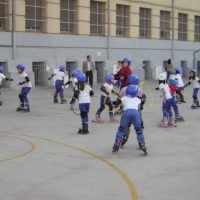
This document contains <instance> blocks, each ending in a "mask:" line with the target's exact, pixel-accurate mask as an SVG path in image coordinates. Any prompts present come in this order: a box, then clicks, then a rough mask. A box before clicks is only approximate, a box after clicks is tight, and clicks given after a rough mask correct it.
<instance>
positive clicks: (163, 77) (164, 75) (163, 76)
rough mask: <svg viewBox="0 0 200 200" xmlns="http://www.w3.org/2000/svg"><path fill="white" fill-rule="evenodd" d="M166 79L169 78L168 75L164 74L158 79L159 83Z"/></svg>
mask: <svg viewBox="0 0 200 200" xmlns="http://www.w3.org/2000/svg"><path fill="white" fill-rule="evenodd" d="M166 78H167V77H166V73H164V72H162V73H160V74H159V77H158V79H159V81H165V80H166Z"/></svg>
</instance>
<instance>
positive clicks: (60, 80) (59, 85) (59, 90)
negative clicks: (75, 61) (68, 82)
mask: <svg viewBox="0 0 200 200" xmlns="http://www.w3.org/2000/svg"><path fill="white" fill-rule="evenodd" d="M54 76H55V80H56V81H55V93H54V97H53V102H54V103H58V94H59V95H60V100H61V104H65V103H67V101H66V99H65V98H64V90H63V86H64V78H65V66H64V65H60V66H59V71H58V72H57V73H55V74H52V75H51V77H49V78H48V79H49V80H51V79H52V78H53V77H54Z"/></svg>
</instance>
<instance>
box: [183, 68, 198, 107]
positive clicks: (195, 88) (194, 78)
mask: <svg viewBox="0 0 200 200" xmlns="http://www.w3.org/2000/svg"><path fill="white" fill-rule="evenodd" d="M190 84H192V85H193V94H192V98H193V104H192V106H191V108H192V109H197V108H199V107H200V105H199V100H198V92H199V88H200V80H199V78H198V77H197V76H196V70H195V69H194V68H192V69H191V70H190V72H189V82H188V83H187V84H186V85H185V86H184V87H185V88H186V87H187V86H189V85H190Z"/></svg>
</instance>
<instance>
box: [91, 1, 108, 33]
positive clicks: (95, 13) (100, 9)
mask: <svg viewBox="0 0 200 200" xmlns="http://www.w3.org/2000/svg"><path fill="white" fill-rule="evenodd" d="M90 34H91V35H96V36H98V35H100V36H102V35H105V3H104V2H99V1H91V7H90Z"/></svg>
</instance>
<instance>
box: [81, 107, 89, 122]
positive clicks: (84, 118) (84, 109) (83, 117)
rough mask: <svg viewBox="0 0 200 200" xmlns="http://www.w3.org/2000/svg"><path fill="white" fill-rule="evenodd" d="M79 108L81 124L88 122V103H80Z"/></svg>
mask: <svg viewBox="0 0 200 200" xmlns="http://www.w3.org/2000/svg"><path fill="white" fill-rule="evenodd" d="M79 109H80V113H81V120H82V124H85V123H88V121H89V118H88V113H89V110H90V103H80V104H79Z"/></svg>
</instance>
